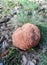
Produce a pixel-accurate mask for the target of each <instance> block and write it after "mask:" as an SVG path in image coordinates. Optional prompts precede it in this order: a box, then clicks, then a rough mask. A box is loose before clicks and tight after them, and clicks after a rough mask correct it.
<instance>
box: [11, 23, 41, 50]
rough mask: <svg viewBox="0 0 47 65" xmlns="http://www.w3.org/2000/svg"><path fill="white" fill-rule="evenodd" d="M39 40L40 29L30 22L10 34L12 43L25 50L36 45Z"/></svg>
mask: <svg viewBox="0 0 47 65" xmlns="http://www.w3.org/2000/svg"><path fill="white" fill-rule="evenodd" d="M39 41H40V31H39V29H38V27H37V26H36V25H34V24H31V23H26V24H24V25H23V26H22V27H19V28H18V29H17V30H15V31H14V32H13V34H12V42H13V45H14V46H15V47H17V48H19V49H21V50H27V49H29V48H31V47H35V46H36V45H38V43H39Z"/></svg>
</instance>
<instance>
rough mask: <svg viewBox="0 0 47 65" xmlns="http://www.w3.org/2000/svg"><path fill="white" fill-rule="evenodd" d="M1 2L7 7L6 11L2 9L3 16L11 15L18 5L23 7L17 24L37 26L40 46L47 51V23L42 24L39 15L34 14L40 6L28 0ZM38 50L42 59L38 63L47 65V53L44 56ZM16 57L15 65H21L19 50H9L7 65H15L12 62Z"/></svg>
mask: <svg viewBox="0 0 47 65" xmlns="http://www.w3.org/2000/svg"><path fill="white" fill-rule="evenodd" d="M0 2H2V4H4V6H5V9H4V8H3V9H2V12H1V15H4V14H7V13H9V11H10V10H11V9H13V8H14V7H15V6H16V5H17V4H18V5H20V6H21V9H20V10H19V14H17V16H18V18H17V22H18V23H19V24H18V25H19V26H21V25H23V24H24V23H27V22H28V23H32V24H35V25H37V26H38V28H39V29H40V33H41V40H40V42H39V45H40V47H41V48H42V49H43V48H44V47H45V48H46V50H47V21H46V22H45V21H44V22H41V19H40V18H37V14H39V13H34V11H36V10H35V8H37V7H38V5H36V3H34V2H28V1H27V0H22V1H21V0H17V2H13V1H10V0H4V2H3V0H0ZM29 50H30V52H31V51H32V50H35V48H30V49H29ZM37 50H38V51H37V52H36V53H37V55H38V57H40V62H39V63H38V65H47V61H46V60H47V52H45V53H44V54H43V52H42V50H41V51H39V49H38V48H37ZM14 57H15V59H14V60H15V62H14V65H15V64H16V65H20V61H19V59H20V56H19V51H18V50H17V49H16V50H15V49H12V48H9V54H8V56H7V58H6V59H5V61H6V62H5V65H13V61H11V60H13V58H14Z"/></svg>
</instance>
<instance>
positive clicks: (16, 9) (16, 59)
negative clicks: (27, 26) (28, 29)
mask: <svg viewBox="0 0 47 65" xmlns="http://www.w3.org/2000/svg"><path fill="white" fill-rule="evenodd" d="M19 1H20V0H19ZM27 22H29V23H32V24H35V25H37V26H38V28H39V29H40V33H41V40H40V42H39V44H38V45H37V46H36V47H35V48H30V49H28V50H27V51H22V50H20V49H18V48H15V47H14V46H13V43H12V38H11V36H12V33H13V31H15V30H16V29H17V28H18V27H20V26H22V25H23V24H24V23H27ZM46 64H47V2H44V3H42V2H40V3H38V2H29V1H26V0H25V1H24V0H23V2H21V1H20V2H15V1H11V0H4V1H3V0H0V65H46Z"/></svg>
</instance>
